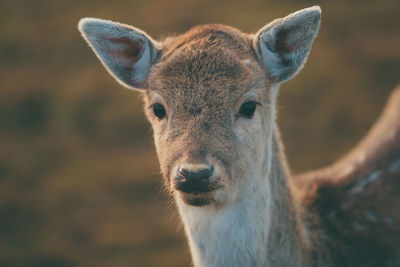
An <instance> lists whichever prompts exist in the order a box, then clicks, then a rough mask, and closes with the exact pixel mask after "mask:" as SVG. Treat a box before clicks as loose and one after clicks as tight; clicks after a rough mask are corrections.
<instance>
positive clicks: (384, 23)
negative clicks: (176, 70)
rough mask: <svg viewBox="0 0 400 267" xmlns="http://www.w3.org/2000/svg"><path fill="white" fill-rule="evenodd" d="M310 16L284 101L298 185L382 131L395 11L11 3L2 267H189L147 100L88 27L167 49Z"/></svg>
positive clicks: (395, 60) (0, 216)
mask: <svg viewBox="0 0 400 267" xmlns="http://www.w3.org/2000/svg"><path fill="white" fill-rule="evenodd" d="M314 4H319V5H321V7H322V10H323V14H322V27H321V30H320V33H319V36H318V38H317V39H316V42H315V44H314V46H313V49H312V51H311V55H310V57H309V59H308V62H307V64H306V67H305V68H304V70H303V71H302V72H301V73H300V74H299V75H298V76H297V77H296V78H295V79H294V80H292V81H290V82H288V83H286V84H284V85H283V86H282V88H281V95H280V99H279V124H280V127H281V131H282V132H283V138H284V141H285V144H286V150H287V154H288V157H289V161H290V165H291V167H292V170H293V172H294V173H298V172H301V171H305V170H309V169H312V168H318V167H322V166H324V165H326V164H330V163H332V162H333V161H334V160H335V159H337V158H338V157H340V156H341V155H342V154H344V153H345V152H346V151H348V150H349V149H350V148H351V147H352V146H354V145H355V144H356V143H357V141H358V140H359V139H360V138H361V137H362V136H363V135H364V134H365V133H366V132H367V130H368V129H369V127H370V126H371V124H372V123H373V122H374V121H375V119H376V118H377V117H378V115H379V113H380V111H381V108H382V107H383V105H384V103H385V101H386V99H387V97H388V95H389V93H390V91H391V89H392V88H394V86H395V85H396V84H397V83H398V82H399V81H400V79H399V78H400V75H399V74H400V26H399V25H400V24H399V14H400V1H398V0H385V1H382V0H363V1H345V0H336V1H321V2H320V3H318V2H315V1H306V0H292V1H290V0H281V1H267V0H263V1H261V0H247V1H237V0H235V1H232V0H231V1H227V0H224V1H211V0H201V1H200V0H171V1H163V0H148V1H146V0H129V1H128V0H114V1H104V0H98V1H84V0H81V1H75V0H69V1H66V0H58V1H50V0H36V1H29V0H16V1H3V2H2V3H1V4H0V266H30V267H31V266H44V267H46V266H61V267H63V266H66V267H67V266H189V265H190V257H189V253H188V249H187V245H186V241H185V239H184V236H183V232H182V229H181V227H180V224H179V220H178V218H177V216H176V214H175V213H174V208H173V204H171V200H170V199H169V197H168V196H167V195H166V194H165V193H163V192H162V190H161V179H160V175H159V167H158V163H157V159H156V154H155V150H154V146H153V141H152V131H151V129H150V126H149V124H148V123H147V122H146V121H145V119H144V114H143V112H142V103H141V97H140V95H139V94H138V93H136V92H133V91H129V90H126V89H124V88H122V87H121V86H119V85H118V84H117V83H116V82H115V81H114V80H113V79H112V78H111V77H110V76H109V75H108V74H107V73H106V71H105V70H104V69H103V67H102V66H101V64H100V63H99V61H98V60H97V58H96V57H95V55H94V54H93V53H92V51H91V50H90V49H89V48H88V47H87V45H86V43H85V42H84V41H83V39H82V38H81V37H80V35H79V33H78V31H77V29H76V25H77V22H78V20H79V18H81V17H85V16H91V17H100V18H106V19H111V20H115V21H120V22H124V23H127V24H131V25H134V26H136V27H138V28H141V29H143V30H145V31H146V32H147V33H149V34H150V35H151V36H152V37H154V38H155V39H158V38H161V37H163V36H165V35H168V34H175V33H182V32H184V31H186V30H188V29H189V28H191V27H192V26H194V25H197V24H204V23H223V24H228V25H232V26H235V27H237V28H239V29H241V30H243V31H246V32H255V31H257V30H258V29H259V28H260V27H262V26H264V25H265V24H266V23H268V22H269V21H271V20H273V19H275V18H277V17H283V16H286V15H287V14H289V13H291V12H293V11H295V10H297V9H301V8H305V7H308V6H311V5H314Z"/></svg>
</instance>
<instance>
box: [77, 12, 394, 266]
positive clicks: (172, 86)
mask: <svg viewBox="0 0 400 267" xmlns="http://www.w3.org/2000/svg"><path fill="white" fill-rule="evenodd" d="M319 20H320V9H319V8H318V7H312V8H309V9H305V10H302V11H299V12H296V13H294V14H292V15H290V16H288V17H287V18H284V19H278V20H276V21H274V22H272V23H271V24H268V25H266V27H264V28H263V29H261V30H260V31H259V33H257V34H256V35H255V36H252V35H248V34H244V33H242V32H240V31H239V30H236V29H234V28H231V27H227V26H223V25H202V26H198V27H195V28H193V29H191V30H190V31H188V32H187V33H185V34H183V35H180V36H176V37H171V38H168V39H166V40H164V41H163V42H162V43H161V44H160V43H157V42H155V41H153V40H152V39H151V38H150V37H148V36H147V35H146V34H145V33H144V32H141V31H140V30H138V29H135V28H133V27H130V26H127V25H121V24H115V23H112V22H109V21H102V20H97V19H85V20H83V22H81V23H80V26H79V27H80V29H81V30H82V31H83V32H84V37H85V38H86V40H88V42H89V43H91V44H93V49H94V50H95V51H96V53H97V55H98V57H99V58H100V60H102V62H103V64H104V65H105V66H106V67H107V68H109V71H110V73H112V75H114V77H115V78H116V79H117V80H119V81H120V82H121V83H122V84H124V85H125V86H127V87H132V86H135V85H136V84H137V83H140V86H141V87H143V88H141V90H142V92H145V94H144V100H145V113H146V116H147V118H148V119H149V121H150V122H151V124H152V126H153V129H154V136H155V145H156V148H157V152H158V153H157V154H158V157H159V161H160V165H161V171H162V174H163V178H164V182H165V185H166V188H168V190H171V191H172V193H173V194H174V196H175V198H176V201H177V206H178V208H179V211H180V214H181V215H182V219H183V221H184V224H185V230H186V233H187V235H188V238H189V243H190V245H191V249H192V255H193V258H194V261H195V264H196V266H204V265H207V264H209V265H212V266H221V265H224V266H228V265H229V264H228V262H230V264H231V265H232V264H233V265H235V264H236V265H243V266H244V265H246V266H248V265H252V266H253V265H257V266H264V265H268V266H378V264H380V266H398V265H400V258H399V255H400V243H399V240H400V238H399V237H400V230H399V229H400V227H398V225H399V223H400V217H399V214H400V212H399V209H398V208H397V207H398V205H397V204H396V199H397V200H398V194H399V187H400V184H399V179H398V178H399V174H400V122H399V118H398V115H399V110H400V93H399V92H400V87H399V89H397V91H396V93H395V94H394V95H393V97H392V98H391V101H390V103H389V105H388V107H387V108H386V111H385V113H384V115H383V116H382V118H381V119H380V121H379V122H378V123H377V125H376V126H375V127H374V128H373V130H372V131H371V133H370V135H369V136H368V137H367V138H366V139H365V140H364V141H363V142H362V143H361V144H360V145H359V146H358V147H357V148H356V149H355V150H354V151H353V152H351V153H350V154H349V156H347V157H345V158H344V159H343V160H340V161H339V162H338V163H336V164H334V165H333V166H332V167H328V168H325V169H323V170H320V171H315V172H311V173H307V174H304V175H300V176H298V177H290V174H289V171H288V168H287V163H286V159H285V155H284V151H283V146H282V143H281V141H280V137H279V131H278V129H277V127H276V124H275V101H276V94H277V92H276V90H277V84H279V83H280V82H283V81H285V80H287V79H289V78H291V77H293V75H295V74H296V73H298V71H299V70H300V69H301V68H302V66H303V64H304V62H305V60H306V58H307V55H308V52H309V50H310V48H311V44H312V41H313V40H314V37H315V36H316V34H317V31H318V27H319ZM98 32H101V36H106V38H105V40H100V39H99V38H98V36H97V35H96V34H98ZM274 34H275V35H274ZM125 35H126V36H128V37H129V38H125V37H124V36H125ZM107 38H108V39H107ZM137 39H138V40H140V41H136V40H137ZM115 40H117V43H115ZM119 41H121V42H123V44H128V45H129V44H133V46H132V47H131V48H129V47H128V48H127V47H124V50H123V51H119V50H118V49H119V48H120V47H119V46H118V45H119V43H118V42H119ZM109 49H111V50H110V51H111V56H112V55H113V54H114V56H115V55H116V56H117V57H123V59H122V60H121V62H122V63H121V62H120V61H119V59H118V60H116V61H115V60H113V59H112V58H110V57H109V56H110V55H109V54H110V53H109V51H108V50H109ZM139 50H140V51H139ZM146 52H147V54H146ZM115 53H116V54H115ZM126 58H127V59H128V61H129V60H130V61H134V64H133V66H129V67H130V68H132V69H135V73H133V74H132V73H130V72H129V71H128V72H126V70H127V69H126V68H125V66H124V65H123V63H124V60H125V59H126ZM121 64H122V66H121ZM121 67H122V68H121ZM135 89H139V88H135ZM248 94H251V95H252V96H251V97H253V98H254V99H253V100H257V101H258V102H259V105H258V106H257V112H256V113H254V114H255V115H254V118H252V119H243V118H241V117H240V114H239V113H238V111H239V109H240V106H241V105H242V104H243V102H244V101H246V97H249V96H248ZM243 98H244V99H243ZM155 103H159V104H162V105H163V106H164V107H165V111H166V115H165V118H162V119H159V118H157V117H156V116H155V114H154V113H153V105H154V104H155ZM210 162H211V163H210ZM181 164H191V166H197V167H198V166H205V165H206V164H208V165H210V164H213V165H214V166H217V167H218V166H219V172H218V175H216V178H215V180H213V181H212V184H210V185H209V187H210V188H215V189H217V190H215V191H216V192H215V191H211V192H202V193H200V194H198V195H196V194H195V196H192V195H191V194H185V193H182V192H179V190H176V189H177V187H176V186H174V183H176V177H177V175H176V173H177V167H179V166H180V165H181ZM221 192H222V193H221ZM182 199H183V202H182ZM192 206H207V207H195V208H193V207H192ZM210 214H211V215H210ZM218 216H220V217H219V218H218V219H216V217H218ZM224 216H225V217H224ZM232 218H233V220H234V221H229V220H232ZM198 221H200V222H198ZM221 221H222V224H220V223H221ZM221 225H222V226H221ZM242 226H243V227H242ZM264 226H265V227H268V229H264V228H263V227H264ZM221 227H222V228H221ZM210 228H212V230H209V229H210ZM216 235H217V238H215V236H216ZM211 239H212V241H210V240H211ZM221 239H222V240H221ZM238 240H239V241H240V242H239V243H240V244H235V243H234V242H236V241H238ZM227 241H231V242H230V243H229V244H225V242H227ZM221 244H222V245H226V246H227V247H229V248H230V249H228V250H226V249H225V250H224V249H222V248H221ZM243 244H245V246H244V247H240V245H243ZM213 246H215V247H213ZM209 247H211V249H209ZM234 249H236V251H237V252H238V253H233V252H232V250H234ZM232 259H234V261H232ZM231 265H230V266H231Z"/></svg>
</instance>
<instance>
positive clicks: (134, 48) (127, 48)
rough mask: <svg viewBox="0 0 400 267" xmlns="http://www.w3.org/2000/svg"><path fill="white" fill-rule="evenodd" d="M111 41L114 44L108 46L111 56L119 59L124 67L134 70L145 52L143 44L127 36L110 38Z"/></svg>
mask: <svg viewBox="0 0 400 267" xmlns="http://www.w3.org/2000/svg"><path fill="white" fill-rule="evenodd" d="M109 41H110V42H111V43H112V44H113V45H112V46H109V47H108V48H107V52H108V53H109V54H110V56H111V57H113V58H115V59H116V60H118V61H119V62H120V64H121V65H122V66H123V67H124V68H126V69H129V70H133V69H134V64H135V63H136V62H137V61H138V60H139V59H140V57H141V55H142V54H143V45H142V44H141V43H140V42H139V41H134V40H131V39H129V38H127V37H121V38H110V39H109Z"/></svg>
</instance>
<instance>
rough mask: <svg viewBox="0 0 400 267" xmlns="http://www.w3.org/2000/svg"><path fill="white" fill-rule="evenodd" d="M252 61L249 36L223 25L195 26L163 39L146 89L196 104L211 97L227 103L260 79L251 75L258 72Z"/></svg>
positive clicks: (203, 103) (199, 104)
mask: <svg viewBox="0 0 400 267" xmlns="http://www.w3.org/2000/svg"><path fill="white" fill-rule="evenodd" d="M255 61H256V57H255V53H254V50H253V48H252V45H251V38H250V37H249V36H248V35H246V34H244V33H241V32H240V31H239V30H236V29H234V28H231V27H227V26H223V25H202V26H198V27H195V28H193V29H191V30H190V31H188V32H187V33H185V34H183V35H181V36H177V37H174V38H169V39H167V40H166V41H165V42H164V44H163V53H162V55H161V58H160V61H159V63H158V64H156V65H155V66H154V67H153V69H152V71H151V73H150V76H149V91H150V92H152V91H157V92H159V93H160V94H161V95H163V97H166V98H172V99H174V100H175V101H176V100H178V99H179V102H182V100H183V101H184V102H185V103H191V104H192V105H193V104H194V102H195V105H196V106H204V105H207V103H209V102H210V100H211V99H212V100H213V103H214V104H216V105H222V106H226V105H227V104H229V102H230V99H232V98H237V97H239V95H241V94H243V93H244V92H245V91H247V90H248V89H249V88H251V87H255V86H256V85H255V84H253V83H254V81H260V79H259V77H258V79H254V77H252V76H254V72H255V71H254V70H258V72H260V67H259V66H258V65H257V64H255V63H254V62H255ZM261 80H264V79H261ZM261 86H262V85H261ZM262 87H264V86H262ZM182 98H183V99H182ZM181 104H182V103H181Z"/></svg>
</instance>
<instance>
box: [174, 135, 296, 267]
mask: <svg viewBox="0 0 400 267" xmlns="http://www.w3.org/2000/svg"><path fill="white" fill-rule="evenodd" d="M277 139H278V138H277V136H275V138H274V140H273V145H272V147H273V148H274V149H273V150H272V155H271V156H269V157H267V158H269V159H270V162H263V163H262V164H261V166H258V167H259V168H261V170H262V171H261V172H260V171H259V169H258V170H257V168H254V169H255V170H256V171H254V173H252V174H250V175H252V176H253V177H251V179H248V180H251V181H252V182H251V183H249V184H248V185H247V186H246V189H245V190H244V192H243V196H242V197H240V198H238V199H237V200H236V201H235V202H234V203H230V204H229V205H226V206H224V207H219V208H217V207H213V206H207V207H201V208H198V207H192V206H187V205H185V204H183V203H182V202H181V201H179V200H178V201H177V205H178V209H179V212H180V215H181V217H182V220H183V223H184V226H185V231H186V235H187V237H188V239H189V245H190V250H191V254H192V258H193V262H194V265H195V266H196V267H198V266H207V267H210V266H301V262H302V261H303V260H302V248H301V247H302V246H301V244H300V243H299V242H300V241H299V240H300V238H299V231H298V228H299V226H298V224H297V223H296V214H295V213H296V211H295V208H294V206H293V205H292V200H291V196H290V192H289V189H288V187H287V184H286V179H287V171H286V168H285V166H286V163H285V159H284V158H283V153H282V151H281V149H280V144H279V140H277Z"/></svg>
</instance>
